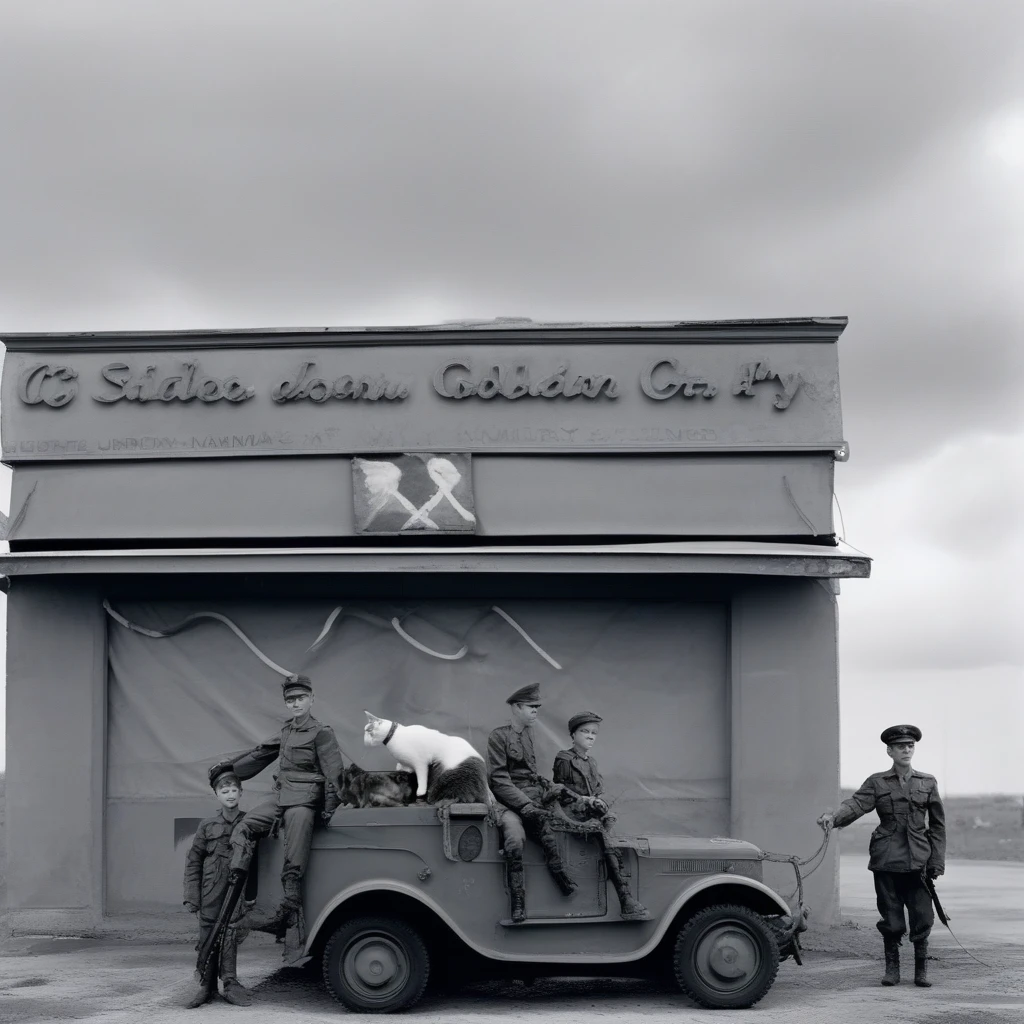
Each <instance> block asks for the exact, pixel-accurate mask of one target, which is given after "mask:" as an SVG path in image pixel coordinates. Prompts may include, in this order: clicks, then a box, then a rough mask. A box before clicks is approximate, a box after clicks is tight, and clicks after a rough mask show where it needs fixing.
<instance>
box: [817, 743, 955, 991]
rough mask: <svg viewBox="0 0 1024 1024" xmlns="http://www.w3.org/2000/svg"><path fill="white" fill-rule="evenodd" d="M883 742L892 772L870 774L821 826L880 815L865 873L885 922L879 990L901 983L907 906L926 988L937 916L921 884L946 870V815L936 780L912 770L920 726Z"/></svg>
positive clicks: (917, 969)
mask: <svg viewBox="0 0 1024 1024" xmlns="http://www.w3.org/2000/svg"><path fill="white" fill-rule="evenodd" d="M881 738H882V742H883V743H884V744H885V745H886V746H885V752H886V753H887V754H888V755H889V757H891V758H892V768H890V769H889V771H885V772H876V773H875V774H874V775H872V776H870V777H869V778H868V779H867V781H866V782H865V783H864V785H862V786H861V787H860V789H858V790H857V792H856V793H854V794H853V796H851V797H850V799H849V800H845V801H844V802H843V803H842V804H841V805H840V807H839V810H838V811H836V813H835V814H829V813H825V814H823V815H822V816H821V817H820V818H819V819H818V823H819V824H822V825H834V826H835V827H836V828H843V827H844V826H846V825H849V824H850V823H851V822H854V821H856V820H857V819H858V818H859V817H861V815H863V814H867V813H868V812H869V811H872V810H874V811H877V812H878V818H879V825H878V828H876V829H875V831H874V832H873V833H872V835H871V845H870V848H869V858H870V859H869V860H868V870H869V871H871V872H873V873H874V878H875V895H876V897H877V900H878V913H879V915H880V916H881V920H880V921H879V922H878V930H879V931H880V932H881V933H882V940H883V942H884V944H885V977H883V978H882V984H883V985H898V984H899V982H900V941H901V939H902V938H903V935H904V934H905V933H906V931H907V921H906V919H905V917H904V908H906V916H907V917H909V919H910V941H911V942H912V943H913V944H914V984H915V985H919V986H921V987H922V988H928V987H930V986H931V982H930V981H929V980H928V965H927V958H928V936H929V934H930V933H931V930H932V925H933V924H934V922H935V914H934V911H933V909H932V901H931V895H930V893H929V892H928V889H927V888H926V887H925V882H924V879H925V877H927V878H937V877H938V876H939V875H941V874H942V873H943V871H944V870H945V862H946V815H945V811H944V810H943V808H942V800H941V799H940V798H939V785H938V782H936V780H935V776H934V775H926V774H925V773H924V772H918V771H914V770H913V769H912V768H911V767H910V761H911V759H912V758H913V756H914V750H915V746H916V744H917V742H918V741H919V740H920V739H921V730H920V729H918V728H917V726H915V725H894V726H892V727H891V728H889V729H886V730H885V732H883V733H882V737H881ZM926 817H927V825H926V822H925V819H926Z"/></svg>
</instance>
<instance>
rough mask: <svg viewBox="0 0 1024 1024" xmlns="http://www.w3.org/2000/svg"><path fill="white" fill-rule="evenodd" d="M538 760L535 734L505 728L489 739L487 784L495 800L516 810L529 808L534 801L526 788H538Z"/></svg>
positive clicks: (526, 730)
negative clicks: (534, 739) (536, 777)
mask: <svg viewBox="0 0 1024 1024" xmlns="http://www.w3.org/2000/svg"><path fill="white" fill-rule="evenodd" d="M536 774H537V757H536V755H535V754H534V752H533V732H532V731H531V730H530V729H529V728H526V729H523V731H522V732H516V730H515V729H513V728H512V726H511V725H501V726H499V727H498V728H497V729H495V730H494V732H492V733H491V735H490V736H488V737H487V781H488V784H489V785H490V787H491V792H492V793H493V794H494V796H495V799H497V800H498V801H499V802H500V803H502V804H504V805H505V806H506V807H510V808H511V809H512V810H513V811H521V810H522V809H523V808H524V807H529V806H530V804H531V803H533V800H532V799H531V794H529V793H525V792H523V791H524V789H531V790H532V789H534V788H535V787H534V786H533V785H532V784H533V783H534V782H535V778H534V777H535V776H536Z"/></svg>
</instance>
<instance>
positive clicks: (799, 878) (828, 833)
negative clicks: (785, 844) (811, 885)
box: [759, 825, 832, 906]
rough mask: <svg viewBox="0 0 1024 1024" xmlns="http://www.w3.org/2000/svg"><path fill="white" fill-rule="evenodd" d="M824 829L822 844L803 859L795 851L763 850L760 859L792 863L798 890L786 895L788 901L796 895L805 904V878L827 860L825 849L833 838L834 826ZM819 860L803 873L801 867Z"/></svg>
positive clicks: (774, 862)
mask: <svg viewBox="0 0 1024 1024" xmlns="http://www.w3.org/2000/svg"><path fill="white" fill-rule="evenodd" d="M821 828H822V831H823V832H824V833H825V835H824V837H823V838H822V840H821V846H819V847H818V848H817V849H816V850H815V851H814V853H812V854H811V855H810V857H805V858H804V859H803V860H801V859H800V858H799V857H797V856H796V854H793V853H770V852H768V851H767V850H762V851H761V855H760V858H759V859H760V860H763V861H764V860H766V861H769V862H770V863H772V864H792V865H793V873H794V874H795V875H796V890H795V891H794V892H792V893H791V894H790V895H789V896H787V897H785V900H786V902H787V903H789V902H790V901H791V900H792V898H793V897H794V896H796V897H797V904H798V905H801V906H802V905H803V902H804V878H808V877H810V876H811V875H812V874H813V873H814V872H815V871H817V870H818V868H820V867H821V865H822V864H823V863H824V861H825V851H826V850H827V849H828V844H829V840H830V839H831V838H832V826H831V825H822V826H821ZM819 858H820V859H819ZM814 860H817V861H818V863H817V864H815V865H814V867H813V868H811V869H810V871H808V872H806V874H802V873H801V871H800V869H801V868H803V867H806V866H807V865H808V864H810V863H811V862H812V861H814Z"/></svg>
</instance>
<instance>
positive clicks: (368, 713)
mask: <svg viewBox="0 0 1024 1024" xmlns="http://www.w3.org/2000/svg"><path fill="white" fill-rule="evenodd" d="M363 714H364V715H366V717H367V718H368V719H369V720H370V721H371V722H379V721H380V719H379V718H378V717H377V716H376V715H371V714H370V712H369V711H367V710H366V708H363Z"/></svg>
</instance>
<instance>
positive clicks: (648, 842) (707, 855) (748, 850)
mask: <svg viewBox="0 0 1024 1024" xmlns="http://www.w3.org/2000/svg"><path fill="white" fill-rule="evenodd" d="M629 845H630V846H635V849H636V851H637V853H638V854H639V855H640V856H641V857H659V858H665V857H672V858H677V859H682V858H693V859H695V860H759V859H760V857H761V851H760V849H759V848H758V847H756V846H754V844H753V843H747V842H744V841H743V840H742V839H724V838H721V839H719V838H716V839H698V838H695V837H694V836H661V835H649V836H638V837H637V838H636V839H635V840H633V841H631V842H630V844H629Z"/></svg>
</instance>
